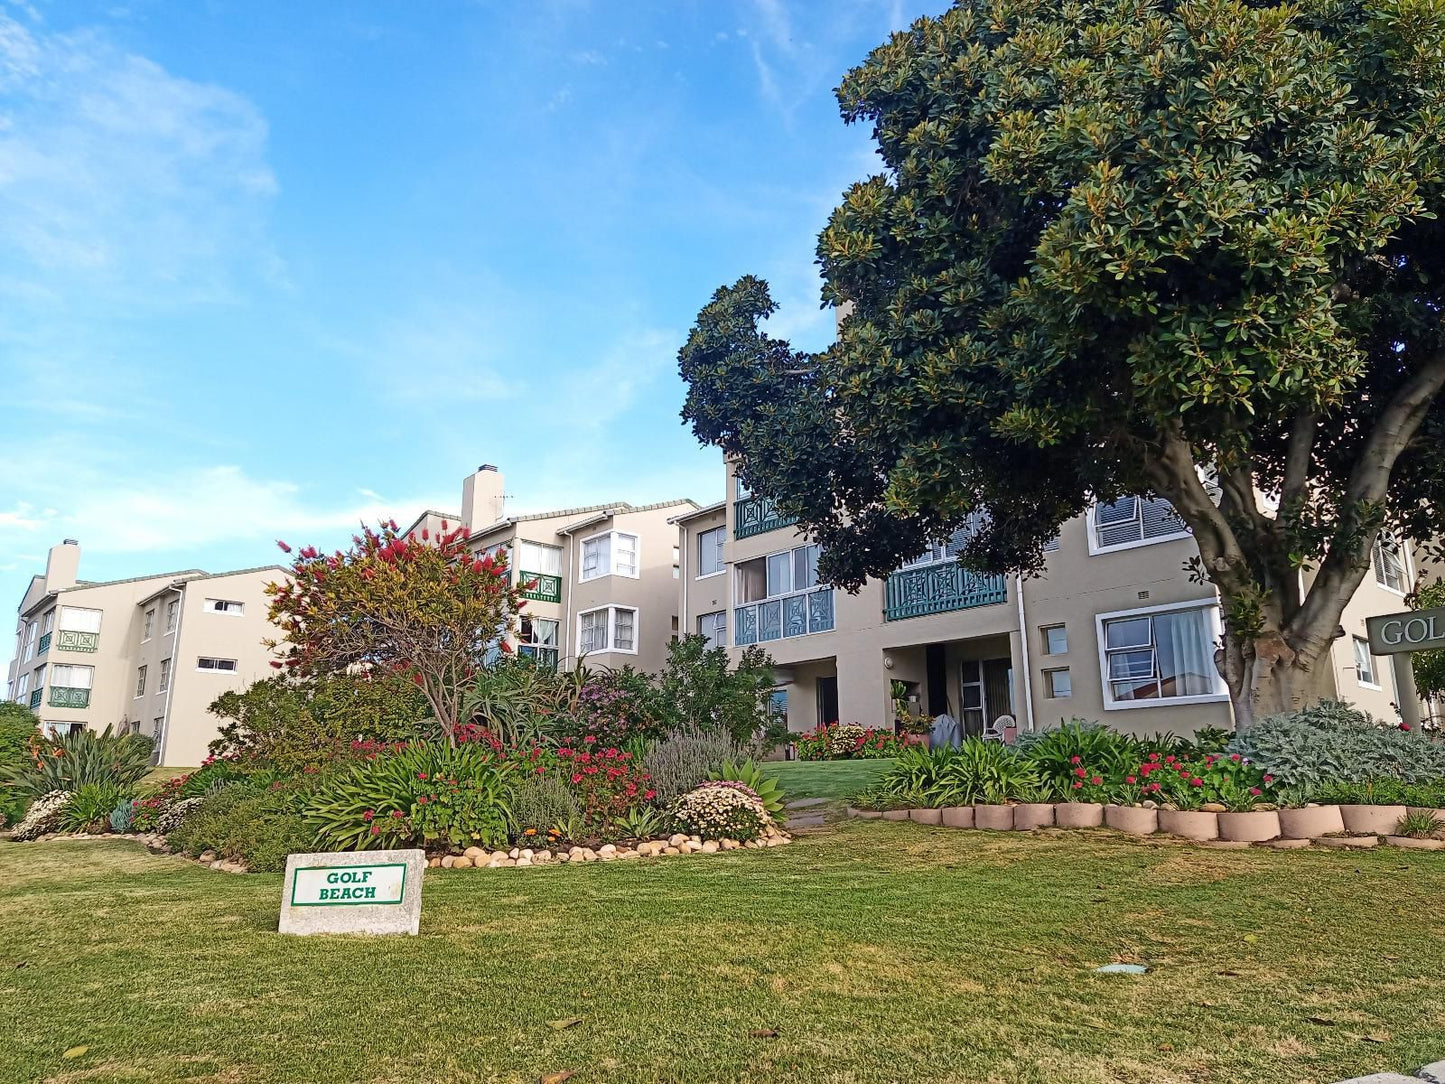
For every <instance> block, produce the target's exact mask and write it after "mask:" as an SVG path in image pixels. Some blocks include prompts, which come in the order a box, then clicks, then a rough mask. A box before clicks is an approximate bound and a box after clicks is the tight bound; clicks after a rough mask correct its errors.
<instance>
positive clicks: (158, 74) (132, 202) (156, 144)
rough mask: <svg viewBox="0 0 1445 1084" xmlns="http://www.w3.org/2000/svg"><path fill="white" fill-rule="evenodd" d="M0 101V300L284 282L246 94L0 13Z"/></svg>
mask: <svg viewBox="0 0 1445 1084" xmlns="http://www.w3.org/2000/svg"><path fill="white" fill-rule="evenodd" d="M0 94H3V105H0V243H3V245H4V246H5V247H6V248H7V249H9V251H10V260H9V269H8V271H7V273H5V275H4V278H3V279H0V289H5V290H6V291H7V292H13V291H23V292H26V293H28V294H29V295H30V296H31V298H32V299H37V298H42V299H43V298H46V297H48V298H50V299H51V300H52V301H55V302H56V303H67V304H74V303H76V301H77V299H79V300H80V303H88V304H89V306H90V307H91V308H92V309H93V308H94V307H96V305H97V303H98V302H100V301H101V300H109V301H110V302H112V303H122V304H127V305H132V304H137V303H139V304H145V305H167V304H173V303H177V302H180V303H185V302H190V301H194V300H198V299H200V300H216V299H227V298H230V297H232V296H234V293H235V289H236V279H237V277H238V276H239V275H240V274H242V273H243V272H244V273H249V274H252V275H255V276H258V277H261V278H265V279H267V280H269V281H273V282H274V281H276V280H277V279H278V278H279V277H280V271H279V261H278V260H277V258H276V256H275V255H274V253H273V252H272V251H271V250H270V248H269V246H268V244H267V241H266V229H265V213H266V208H267V206H268V204H269V202H270V200H271V197H272V196H274V195H275V193H276V191H277V182H276V178H275V175H274V174H273V173H272V171H271V169H270V167H269V166H268V165H267V163H266V156H265V149H266V140H267V127H266V122H265V120H264V118H263V117H262V116H261V114H260V112H259V111H258V110H257V109H256V108H255V106H254V105H252V104H251V103H250V102H249V101H248V100H247V99H245V98H244V97H242V96H240V95H238V94H235V93H233V92H232V91H229V90H226V89H224V88H222V87H218V86H214V85H210V84H205V83H197V82H193V81H191V80H188V79H182V78H179V77H177V76H174V75H172V74H170V73H169V72H167V71H166V70H165V69H164V68H162V67H161V66H159V65H158V64H156V63H154V62H153V61H151V60H148V59H146V58H144V57H140V56H135V55H132V54H129V53H126V52H124V51H122V50H120V49H118V48H116V47H115V46H114V45H112V44H111V43H110V42H109V41H108V40H107V39H106V38H105V37H104V36H103V35H102V34H100V33H98V32H94V31H80V32H76V33H72V34H56V33H51V32H48V31H46V30H44V29H43V28H41V27H40V26H38V25H37V26H36V27H35V28H34V29H28V28H27V27H26V26H24V25H22V24H21V23H20V22H18V21H17V20H15V19H14V18H12V17H10V16H8V15H6V14H4V13H3V12H0ZM37 291H48V293H44V292H41V293H37ZM97 291H99V293H100V295H101V296H97Z"/></svg>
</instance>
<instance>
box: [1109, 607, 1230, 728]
mask: <svg viewBox="0 0 1445 1084" xmlns="http://www.w3.org/2000/svg"><path fill="white" fill-rule="evenodd" d="M1097 621H1098V624H1099V645H1100V660H1099V662H1100V667H1101V671H1102V676H1103V681H1104V707H1105V708H1106V709H1108V710H1113V709H1118V708H1130V707H1147V706H1149V703H1150V702H1152V701H1157V700H1172V701H1175V702H1176V703H1177V702H1181V701H1182V702H1185V703H1204V702H1213V701H1218V700H1223V699H1225V698H1226V694H1225V690H1224V684H1223V681H1222V680H1221V678H1220V676H1219V671H1218V668H1217V667H1216V666H1215V665H1214V645H1215V641H1216V639H1217V638H1218V636H1219V609H1218V607H1217V606H1213V605H1210V606H1199V605H1197V604H1184V605H1179V606H1162V607H1158V608H1156V609H1151V610H1128V611H1122V612H1120V613H1112V614H1099V615H1098V618H1097Z"/></svg>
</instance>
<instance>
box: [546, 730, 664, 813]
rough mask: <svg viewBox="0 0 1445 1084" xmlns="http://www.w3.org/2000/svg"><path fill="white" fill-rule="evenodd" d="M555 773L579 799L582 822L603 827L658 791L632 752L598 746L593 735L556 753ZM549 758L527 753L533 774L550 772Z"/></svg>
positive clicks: (649, 799)
mask: <svg viewBox="0 0 1445 1084" xmlns="http://www.w3.org/2000/svg"><path fill="white" fill-rule="evenodd" d="M555 756H556V771H557V773H558V775H559V776H560V777H561V779H562V780H563V782H564V783H566V784H567V785H568V786H569V787H570V788H571V790H572V794H573V796H574V797H575V798H576V799H577V805H578V806H579V808H580V810H581V814H582V819H583V821H584V822H585V823H586V824H587V825H588V826H589V827H593V828H600V827H602V826H604V825H606V824H607V823H609V822H610V821H613V820H616V819H618V818H620V817H622V816H623V815H624V814H625V813H626V812H627V811H628V810H629V809H631V808H632V807H633V806H636V805H641V804H642V803H643V802H650V801H652V799H653V798H655V797H656V796H657V791H656V790H654V789H653V787H652V786H651V785H650V777H649V776H648V774H647V772H645V771H644V770H643V769H642V766H641V765H640V764H638V763H637V761H636V760H635V759H634V758H633V756H632V754H631V753H627V752H624V751H623V750H621V749H618V748H616V747H614V746H608V747H607V748H601V747H599V746H598V745H597V744H596V743H595V742H593V741H592V739H591V737H590V735H589V736H588V737H586V738H583V739H582V742H581V744H580V745H579V746H578V747H576V748H574V747H572V746H570V745H564V746H562V747H560V748H559V749H558V750H557V752H556V754H555ZM546 760H547V757H546V756H545V754H543V753H542V751H541V750H538V749H534V750H532V751H531V752H530V753H529V754H528V763H529V764H530V766H531V770H532V771H533V772H534V773H541V772H545V771H546V770H547V764H546Z"/></svg>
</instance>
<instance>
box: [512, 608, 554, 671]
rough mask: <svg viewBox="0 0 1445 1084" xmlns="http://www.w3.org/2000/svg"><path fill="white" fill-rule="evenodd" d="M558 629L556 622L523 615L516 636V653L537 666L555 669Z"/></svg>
mask: <svg viewBox="0 0 1445 1084" xmlns="http://www.w3.org/2000/svg"><path fill="white" fill-rule="evenodd" d="M558 628H559V624H558V622H556V621H551V620H548V619H547V618H542V617H532V616H531V615H530V614H523V615H522V620H521V630H520V631H519V632H518V634H517V644H518V647H517V653H518V654H519V655H525V656H526V657H527V658H529V659H531V660H533V661H534V662H535V663H536V664H537V665H538V666H547V667H551V668H553V669H556V666H557V631H558Z"/></svg>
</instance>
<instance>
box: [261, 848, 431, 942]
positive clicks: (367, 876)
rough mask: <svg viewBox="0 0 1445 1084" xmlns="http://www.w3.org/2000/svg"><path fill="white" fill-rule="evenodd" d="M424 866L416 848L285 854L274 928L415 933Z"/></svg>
mask: <svg viewBox="0 0 1445 1084" xmlns="http://www.w3.org/2000/svg"><path fill="white" fill-rule="evenodd" d="M425 869H426V855H425V853H423V852H422V851H420V850H409V851H348V852H342V853H326V854H293V855H291V856H289V857H288V858H287V859H286V880H285V881H284V882H283V891H282V896H281V926H280V930H281V932H282V933H295V934H313V933H373V934H381V933H407V934H415V933H416V932H417V930H418V928H419V927H420V924H421V879H422V871H423V870H425Z"/></svg>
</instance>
